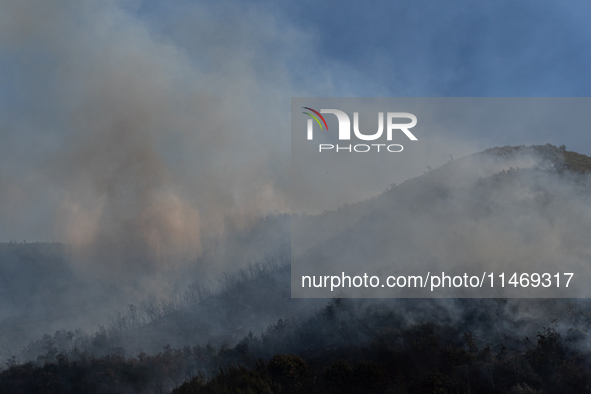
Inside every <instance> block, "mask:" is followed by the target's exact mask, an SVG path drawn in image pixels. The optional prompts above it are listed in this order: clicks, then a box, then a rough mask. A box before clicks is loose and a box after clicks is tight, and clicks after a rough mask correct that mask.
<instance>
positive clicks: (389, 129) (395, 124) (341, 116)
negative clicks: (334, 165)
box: [302, 107, 418, 153]
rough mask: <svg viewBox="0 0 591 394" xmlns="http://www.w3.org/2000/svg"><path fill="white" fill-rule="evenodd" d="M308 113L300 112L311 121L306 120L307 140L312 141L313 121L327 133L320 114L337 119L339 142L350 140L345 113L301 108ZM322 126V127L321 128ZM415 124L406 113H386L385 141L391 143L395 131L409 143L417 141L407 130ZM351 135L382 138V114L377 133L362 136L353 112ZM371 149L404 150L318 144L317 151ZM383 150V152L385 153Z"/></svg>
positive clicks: (392, 147)
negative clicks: (404, 136)
mask: <svg viewBox="0 0 591 394" xmlns="http://www.w3.org/2000/svg"><path fill="white" fill-rule="evenodd" d="M302 108H304V109H306V110H308V111H310V112H311V113H310V112H302V113H303V114H305V115H308V116H310V118H311V119H308V124H307V126H308V127H307V138H308V140H310V141H311V140H313V139H314V121H316V123H317V124H318V126H320V130H324V128H325V127H326V130H327V131H328V124H327V123H326V119H324V116H322V114H333V115H335V116H336V117H337V121H338V122H339V140H340V141H348V140H351V119H350V118H349V115H347V114H346V113H345V112H343V111H341V110H338V109H321V110H320V112H318V111H316V110H315V109H312V108H310V107H302ZM400 119H406V120H410V122H405V123H400V122H399V120H400ZM321 121H322V122H321ZM323 124H324V126H323ZM416 124H417V117H416V116H414V115H413V114H411V113H408V112H387V114H386V139H387V140H388V141H392V138H393V135H394V132H395V131H398V130H399V131H401V132H402V133H404V135H406V137H408V138H409V139H410V140H411V141H418V139H417V137H415V135H414V134H413V133H412V132H411V131H410V130H409V129H411V128H413V127H414V126H416ZM353 133H354V135H355V137H357V138H358V139H360V140H362V141H375V140H377V139H378V138H380V137H382V135H383V134H384V113H383V112H378V131H376V132H375V133H373V134H363V133H362V132H361V131H360V130H359V112H353ZM372 147H373V148H375V150H377V151H378V152H380V148H383V147H385V148H386V149H385V150H387V151H388V152H402V150H403V149H404V148H403V146H402V145H400V144H389V145H387V144H370V145H368V144H357V145H344V146H340V145H338V144H337V145H336V146H335V145H333V144H319V146H318V149H319V152H322V151H330V150H334V151H336V152H339V151H348V152H353V151H354V152H361V153H363V152H369V151H370V150H372ZM385 150H384V151H385Z"/></svg>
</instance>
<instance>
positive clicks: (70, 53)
mask: <svg viewBox="0 0 591 394" xmlns="http://www.w3.org/2000/svg"><path fill="white" fill-rule="evenodd" d="M139 7H140V5H139V3H135V2H118V1H107V2H103V1H92V0H90V1H83V2H78V1H76V2H73V1H60V2H58V3H51V4H49V3H29V2H20V1H10V0H7V1H2V2H0V13H2V15H4V17H3V22H2V28H1V33H0V36H1V37H2V38H1V39H0V51H1V52H2V56H3V58H5V59H6V63H7V64H8V66H6V67H5V70H3V71H7V74H8V75H10V78H11V80H10V81H3V82H6V84H7V86H9V88H10V89H9V91H8V93H7V94H8V96H11V97H10V103H9V104H7V106H6V110H5V113H3V114H2V115H3V116H2V118H3V122H2V124H1V125H0V126H1V131H0V132H1V133H2V136H3V138H4V139H5V142H7V143H5V144H3V146H2V148H0V149H1V153H2V159H1V160H2V163H1V164H2V171H1V172H0V187H1V188H2V191H3V198H2V200H1V201H0V216H1V217H2V218H4V220H2V227H1V228H0V238H3V239H4V241H8V240H12V239H16V240H19V241H20V240H22V239H27V238H28V239H31V238H33V239H34V240H51V241H53V240H56V241H65V242H66V243H68V244H69V245H71V246H72V247H73V252H74V256H75V260H76V261H77V265H78V266H79V267H81V268H82V269H83V270H86V269H87V268H91V270H90V271H89V272H92V273H93V274H96V273H101V274H103V275H106V276H108V277H110V278H117V279H129V278H130V277H135V276H137V275H144V274H149V273H154V272H168V271H174V270H177V269H179V268H180V267H179V264H181V265H182V262H183V261H185V262H194V261H195V259H196V258H197V257H198V256H200V254H201V252H202V250H203V244H204V239H205V238H207V237H210V238H212V237H218V236H219V235H220V234H223V232H224V229H225V228H226V227H227V226H228V225H231V226H233V227H237V228H244V227H245V226H248V225H249V224H250V223H252V222H253V220H254V219H255V218H257V217H259V216H260V215H265V214H268V213H272V212H280V211H285V210H286V207H287V203H286V196H285V189H286V184H287V182H286V179H285V176H286V174H287V173H288V171H287V167H286V166H287V165H288V164H289V163H288V161H287V160H285V157H288V156H287V152H288V148H289V145H288V143H289V142H288V141H289V140H288V135H287V130H288V124H287V120H288V119H287V117H286V116H282V115H281V114H284V113H285V111H280V110H279V109H280V108H281V106H282V105H283V102H282V101H283V100H285V95H281V96H280V95H279V93H278V92H280V91H281V90H282V89H284V90H285V89H289V82H288V80H287V77H286V74H285V70H284V66H283V64H284V62H285V59H284V58H282V56H283V57H285V56H287V55H280V56H279V57H277V54H276V53H274V58H272V57H271V56H270V54H269V48H268V46H270V45H283V44H284V43H286V42H290V41H292V40H293V35H294V34H296V33H294V32H291V31H290V30H289V29H288V30H286V31H284V32H280V31H279V29H278V28H277V23H278V22H277V21H276V20H274V19H272V18H270V17H267V16H266V15H259V17H258V18H257V20H259V21H260V22H261V23H259V24H257V25H256V26H253V25H250V24H248V25H247V24H245V23H244V22H242V23H238V22H239V21H241V20H243V16H244V15H243V13H252V12H255V10H250V9H249V8H248V7H244V8H242V9H240V8H241V7H238V6H235V7H234V8H232V9H234V12H224V10H226V8H224V6H221V5H220V6H217V7H216V6H204V5H199V4H196V5H193V6H191V7H189V6H186V9H185V10H184V11H185V15H183V16H182V17H179V18H178V19H177V22H178V23H177V26H175V27H174V28H172V29H169V30H168V32H167V34H164V33H162V34H161V33H159V31H158V29H157V28H154V27H153V26H150V25H149V24H148V22H147V21H146V20H141V19H140V18H139V17H138V16H137V15H140V14H141V12H140V11H141V10H140V8H139ZM228 9H230V8H228ZM228 26H231V27H230V28H228ZM275 52H276V51H275ZM274 59H276V60H274ZM279 97H281V98H280V99H276V100H275V99H270V98H279ZM269 105H271V106H269ZM252 114H261V116H252ZM281 129H282V130H285V133H284V135H281V134H280V133H279V132H278V130H281ZM228 218H231V219H228ZM204 237H205V238H204ZM207 268H211V267H207ZM216 269H218V270H220V271H221V270H224V269H225V267H216Z"/></svg>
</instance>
